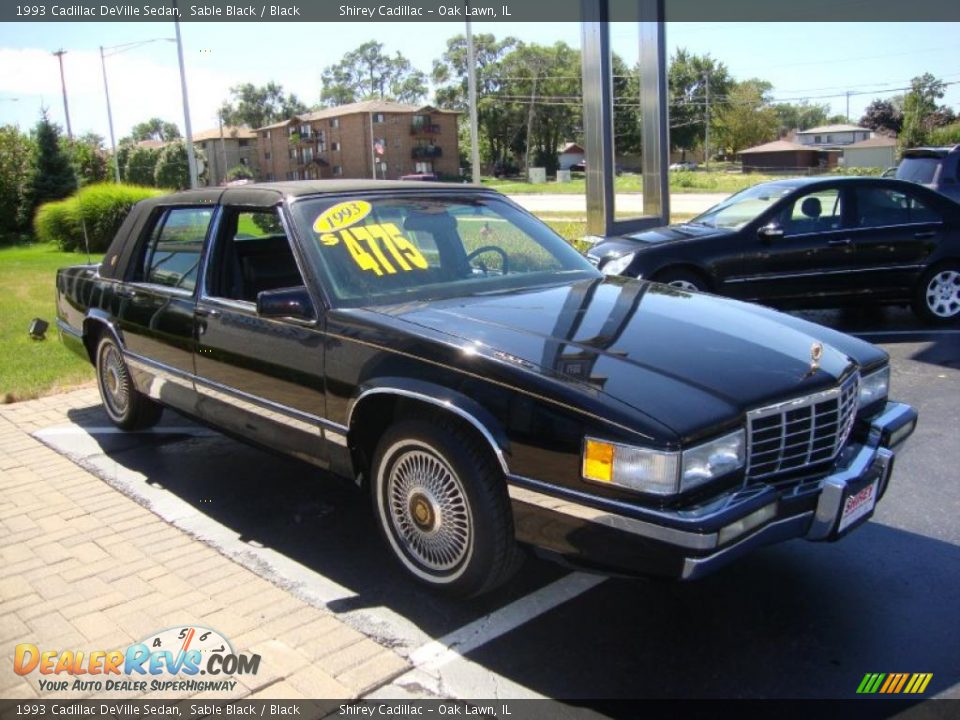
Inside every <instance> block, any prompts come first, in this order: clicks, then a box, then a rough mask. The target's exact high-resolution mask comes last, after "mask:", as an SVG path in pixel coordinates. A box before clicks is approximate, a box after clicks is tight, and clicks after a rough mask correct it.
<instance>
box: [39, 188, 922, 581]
mask: <svg viewBox="0 0 960 720" xmlns="http://www.w3.org/2000/svg"><path fill="white" fill-rule="evenodd" d="M57 315H58V319H57V324H58V327H59V330H60V335H61V337H62V338H63V340H64V342H65V343H66V344H67V345H68V346H69V347H71V348H72V349H73V350H75V351H76V352H78V353H79V354H80V355H81V356H83V357H85V358H87V359H89V361H90V362H92V363H93V364H94V365H95V366H96V369H97V379H98V382H99V387H100V393H101V397H102V399H103V406H104V410H105V412H106V414H107V415H108V416H109V418H110V419H111V420H112V421H113V422H114V423H115V424H116V425H118V426H119V427H121V428H123V429H126V430H135V429H138V428H144V427H147V426H149V425H151V424H152V423H155V422H156V421H157V420H158V418H159V416H160V413H161V411H162V409H163V408H165V407H166V408H171V409H173V410H176V411H178V412H180V413H182V414H185V415H188V416H191V417H195V418H197V419H198V420H200V421H201V422H204V423H206V424H208V425H211V426H213V427H216V428H219V429H221V430H223V431H224V432H226V433H228V434H230V435H232V436H234V437H236V438H239V439H241V440H244V441H247V442H250V443H254V444H256V445H259V446H264V447H268V448H271V449H273V450H277V451H280V452H284V453H288V454H290V455H293V456H296V457H298V458H301V459H303V460H305V461H307V462H309V463H312V464H315V465H317V466H319V467H321V468H324V469H326V470H328V471H329V472H328V473H326V474H319V473H318V480H321V479H327V480H329V478H330V476H340V477H342V478H345V479H346V480H347V481H349V482H351V483H354V484H356V486H357V488H358V490H359V491H361V492H366V493H368V494H369V497H370V502H371V509H372V512H373V514H374V516H375V517H376V519H377V525H378V526H379V528H380V532H381V534H382V535H383V537H384V539H385V541H386V546H387V547H388V548H389V551H390V553H391V554H392V555H393V556H394V557H395V558H396V560H397V561H398V562H399V563H400V564H401V565H402V566H403V567H404V568H405V569H406V570H407V571H408V572H409V574H410V575H411V576H412V577H414V578H417V579H418V580H420V581H421V582H423V583H426V584H427V585H429V586H430V587H432V588H435V589H439V590H445V591H448V592H451V593H456V594H461V595H474V594H478V593H481V592H484V591H487V590H491V589H492V588H494V587H496V586H497V585H499V584H500V583H502V582H504V581H505V580H506V579H507V578H508V577H509V576H510V574H511V573H512V572H513V571H514V570H515V569H516V567H517V564H518V561H519V558H520V557H521V555H520V554H519V553H518V543H522V544H528V545H533V546H536V547H538V548H540V549H541V550H542V551H545V552H547V553H549V554H552V555H554V556H558V557H561V558H563V559H564V560H565V561H566V562H568V563H573V564H577V565H581V566H585V567H588V568H591V569H595V570H605V571H606V570H609V571H613V572H628V573H645V574H655V575H666V576H671V577H678V578H685V579H692V578H697V577H700V576H702V575H704V574H706V573H709V572H711V571H713V570H715V569H717V568H719V567H721V566H722V565H724V564H726V563H728V562H730V561H731V560H733V559H735V558H737V557H739V556H741V555H743V554H744V553H747V552H749V551H750V550H751V549H753V548H755V547H757V546H759V545H764V544H767V543H772V542H778V541H782V540H786V539H788V538H794V537H805V538H807V539H809V540H817V541H822V540H836V539H838V538H840V537H842V536H843V535H845V534H847V533H849V532H850V531H852V530H853V529H854V528H856V527H858V526H859V525H860V524H862V523H864V522H866V521H867V520H868V519H869V517H870V516H871V514H872V513H873V510H874V507H875V506H876V503H877V501H878V500H879V499H880V498H882V497H883V495H884V492H885V491H886V489H887V486H888V484H889V482H890V477H891V472H892V469H893V461H894V452H895V450H896V448H897V446H898V445H899V444H900V443H902V442H903V441H904V440H905V439H906V438H907V436H909V435H910V433H911V432H912V431H913V428H914V425H915V423H916V420H917V413H916V412H915V411H914V410H913V409H912V408H911V407H909V406H907V405H904V404H902V403H897V402H893V401H890V400H889V399H888V389H889V381H890V366H889V362H888V358H887V355H886V354H885V353H884V352H883V351H882V350H879V349H878V348H876V347H874V346H872V345H869V344H868V343H865V342H863V341H861V340H858V339H856V338H853V337H849V336H847V335H843V334H841V333H838V332H835V331H832V330H829V329H826V328H823V327H820V326H818V325H814V324H812V323H809V322H805V321H803V320H800V319H798V318H794V317H790V316H786V315H781V314H779V313H777V312H774V311H772V310H768V309H766V308H762V307H759V306H757V305H749V304H746V303H739V302H736V301H732V300H727V299H724V298H717V297H712V296H710V295H706V294H701V293H689V292H686V291H684V290H682V289H680V288H673V287H667V286H664V285H658V284H655V283H649V282H637V281H634V280H630V279H627V278H622V277H606V278H605V277H603V276H602V275H601V273H599V272H597V270H596V268H594V267H592V266H591V265H590V263H588V262H587V261H586V260H585V259H584V258H583V257H582V256H581V255H580V254H579V253H577V252H576V251H575V250H573V248H571V247H570V246H569V245H568V244H567V243H566V242H564V240H563V239H562V238H560V237H559V236H557V235H556V234H555V233H554V232H553V231H552V230H550V228H548V227H547V226H546V225H544V224H543V223H541V222H540V221H538V220H537V219H536V218H534V217H532V216H531V215H529V214H527V213H526V212H524V211H523V210H522V209H520V208H519V207H517V206H516V205H514V204H513V203H511V202H510V201H509V200H507V199H506V198H504V197H503V196H501V195H499V194H497V193H494V192H491V191H488V190H484V189H482V188H472V187H459V186H454V187H451V186H449V185H439V184H435V183H416V182H413V183H410V182H401V183H396V182H394V183H389V182H364V181H323V182H300V183H272V184H264V185H247V186H242V187H236V188H226V189H220V188H210V189H206V190H198V191H192V192H184V193H179V194H176V195H170V196H166V197H159V198H154V199H151V200H147V201H144V202H142V203H140V204H138V205H137V206H136V207H135V208H134V210H133V212H132V213H131V214H130V216H129V217H128V219H127V221H126V222H125V223H124V225H123V227H121V228H120V231H119V233H118V234H117V236H116V238H115V240H114V242H113V244H112V245H111V247H110V249H109V250H108V252H107V254H106V257H105V258H104V260H103V262H102V263H101V264H100V265H86V266H76V267H71V268H65V269H62V270H60V272H59V273H58V276H57ZM223 481H224V482H229V481H230V479H229V478H224V479H223ZM265 482H269V480H268V479H265ZM342 551H343V552H347V553H349V552H350V548H349V547H347V546H345V547H344V548H343V549H342Z"/></svg>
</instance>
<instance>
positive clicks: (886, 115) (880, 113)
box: [860, 98, 903, 135]
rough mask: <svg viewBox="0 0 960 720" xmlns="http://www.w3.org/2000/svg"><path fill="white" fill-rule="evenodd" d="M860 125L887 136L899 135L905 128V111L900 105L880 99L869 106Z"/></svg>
mask: <svg viewBox="0 0 960 720" xmlns="http://www.w3.org/2000/svg"><path fill="white" fill-rule="evenodd" d="M860 125H862V126H863V127H867V128H870V129H871V130H874V131H875V132H879V133H883V134H885V135H899V134H900V130H901V129H902V128H903V111H902V109H901V107H900V105H899V103H894V102H893V101H892V100H881V99H879V98H878V99H876V100H874V101H873V102H871V103H870V104H869V105H867V107H866V109H865V110H864V111H863V117H861V118H860Z"/></svg>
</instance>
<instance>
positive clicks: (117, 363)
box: [97, 343, 130, 418]
mask: <svg viewBox="0 0 960 720" xmlns="http://www.w3.org/2000/svg"><path fill="white" fill-rule="evenodd" d="M97 374H98V379H99V381H100V394H101V395H102V397H103V402H104V405H106V407H107V410H108V411H109V413H110V415H111V416H113V417H115V418H121V417H123V416H124V415H126V413H127V410H128V408H129V406H130V377H129V375H128V374H127V367H126V365H124V362H123V358H122V357H121V356H120V351H119V350H118V349H117V346H116V345H114V344H113V343H104V344H103V345H102V346H101V348H100V362H99V363H98V373H97Z"/></svg>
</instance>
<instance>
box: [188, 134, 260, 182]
mask: <svg viewBox="0 0 960 720" xmlns="http://www.w3.org/2000/svg"><path fill="white" fill-rule="evenodd" d="M193 143H194V145H197V146H199V147H200V148H201V149H202V150H203V152H204V154H205V155H206V156H207V185H222V184H224V183H225V182H226V177H227V172H228V171H229V170H231V169H232V168H235V167H236V166H237V165H246V166H247V167H249V168H250V169H251V170H252V171H253V176H254V177H255V178H260V171H259V165H260V155H259V153H257V133H256V132H254V131H253V130H251V129H250V128H247V127H232V126H226V125H225V126H223V128H219V127H216V128H212V129H210V130H202V131H201V132H198V133H194V134H193Z"/></svg>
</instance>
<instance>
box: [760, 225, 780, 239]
mask: <svg viewBox="0 0 960 720" xmlns="http://www.w3.org/2000/svg"><path fill="white" fill-rule="evenodd" d="M757 236H758V237H759V238H760V239H761V240H763V241H764V242H771V241H773V240H779V239H780V238H782V237H783V228H782V227H780V226H779V225H777V223H767V224H766V225H764V226H763V227H762V228H760V229H759V230H757Z"/></svg>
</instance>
